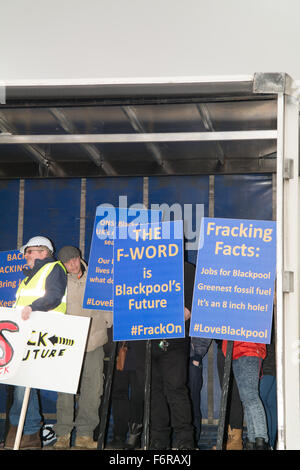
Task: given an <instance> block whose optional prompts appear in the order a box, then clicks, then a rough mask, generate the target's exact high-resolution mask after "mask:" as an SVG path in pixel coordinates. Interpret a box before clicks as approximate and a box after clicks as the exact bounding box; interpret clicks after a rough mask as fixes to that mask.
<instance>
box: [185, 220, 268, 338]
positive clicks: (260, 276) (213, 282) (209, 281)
mask: <svg viewBox="0 0 300 470" xmlns="http://www.w3.org/2000/svg"><path fill="white" fill-rule="evenodd" d="M275 270H276V223H275V222H272V221H264V220H245V219H241V220H240V219H213V218H204V219H203V220H202V225H201V233H200V243H199V251H198V258H197V267H196V276H195V284H194V296H193V306H192V318H191V324H190V336H199V337H204V338H205V337H207V338H215V339H227V340H232V341H249V342H254V343H265V344H267V343H270V338H271V326H272V316H273V297H274V282H275Z"/></svg>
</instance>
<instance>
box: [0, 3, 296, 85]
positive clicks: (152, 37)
mask: <svg viewBox="0 0 300 470" xmlns="http://www.w3.org/2000/svg"><path fill="white" fill-rule="evenodd" d="M0 19H1V23H0V44H1V60H0V81H8V82H9V81H13V80H47V79H100V80H103V79H107V78H110V79H111V78H120V77H122V78H126V77H131V78H132V77H188V76H199V77H202V76H217V75H227V76H228V75H230V76H232V75H248V74H253V73H254V72H286V73H288V74H290V75H291V76H292V77H293V78H294V79H295V80H300V60H299V54H298V50H299V46H300V1H299V0H247V1H246V0H147V1H146V0H47V1H46V0H0Z"/></svg>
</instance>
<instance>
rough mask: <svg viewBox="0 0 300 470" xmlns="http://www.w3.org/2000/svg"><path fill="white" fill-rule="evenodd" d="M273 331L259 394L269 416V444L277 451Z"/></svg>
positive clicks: (264, 363) (263, 367) (268, 345)
mask: <svg viewBox="0 0 300 470" xmlns="http://www.w3.org/2000/svg"><path fill="white" fill-rule="evenodd" d="M272 331H273V333H272V338H271V343H270V344H267V345H266V348H267V355H266V358H265V359H264V361H263V364H262V375H261V379H260V382H259V393H260V398H261V400H262V402H263V405H264V408H265V412H266V416H267V424H268V436H269V444H270V447H271V448H272V449H275V446H276V439H277V393H276V354H275V333H274V329H273V330H272Z"/></svg>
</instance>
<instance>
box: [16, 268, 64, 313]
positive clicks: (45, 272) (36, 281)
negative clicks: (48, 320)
mask: <svg viewBox="0 0 300 470" xmlns="http://www.w3.org/2000/svg"><path fill="white" fill-rule="evenodd" d="M56 264H59V265H60V266H61V267H62V268H63V270H64V271H65V272H66V269H65V267H64V265H63V264H62V263H61V262H60V261H54V262H52V263H47V264H45V265H44V266H42V268H41V269H39V270H38V272H37V273H36V274H35V275H34V276H33V277H32V278H31V279H30V281H29V282H28V284H25V281H26V279H27V277H25V279H23V281H22V282H21V284H20V286H19V288H18V290H17V293H16V302H15V304H14V308H17V307H25V306H26V305H31V304H32V302H34V301H35V300H37V299H39V298H40V297H44V295H45V293H46V290H45V286H46V279H47V277H48V276H49V274H50V273H51V271H52V269H53V268H54V266H55V265H56ZM50 311H51V312H61V313H66V311H67V295H66V291H65V293H64V296H63V298H62V300H61V303H60V304H59V305H58V306H57V307H56V308H54V309H53V310H50Z"/></svg>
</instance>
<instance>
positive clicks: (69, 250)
mask: <svg viewBox="0 0 300 470" xmlns="http://www.w3.org/2000/svg"><path fill="white" fill-rule="evenodd" d="M78 256H79V257H80V256H81V253H80V250H79V249H78V248H76V247H75V246H63V247H62V248H61V249H60V250H59V252H58V254H57V258H58V259H59V260H60V261H61V262H62V263H67V262H68V261H70V259H72V258H78Z"/></svg>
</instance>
